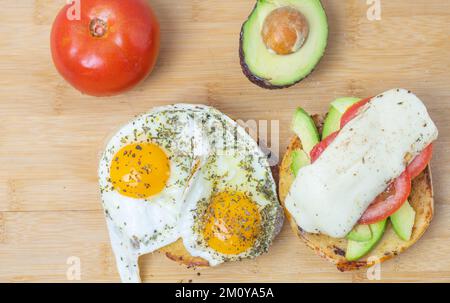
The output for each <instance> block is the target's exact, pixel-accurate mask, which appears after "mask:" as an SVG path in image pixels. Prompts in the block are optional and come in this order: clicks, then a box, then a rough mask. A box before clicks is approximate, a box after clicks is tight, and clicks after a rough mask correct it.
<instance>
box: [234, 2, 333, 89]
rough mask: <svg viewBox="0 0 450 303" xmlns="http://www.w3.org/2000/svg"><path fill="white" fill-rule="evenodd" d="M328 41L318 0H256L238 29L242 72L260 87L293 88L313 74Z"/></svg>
mask: <svg viewBox="0 0 450 303" xmlns="http://www.w3.org/2000/svg"><path fill="white" fill-rule="evenodd" d="M327 39H328V22H327V16H326V14H325V11H324V9H323V7H322V4H321V3H320V0H277V1H273V0H257V2H256V5H255V7H254V9H253V11H252V12H251V14H250V16H249V17H248V19H247V21H245V22H244V24H243V25H242V28H241V34H240V43H239V56H240V63H241V67H242V71H243V72H244V74H245V75H246V76H247V78H248V79H249V80H250V81H251V82H253V83H255V84H257V85H259V86H260V87H263V88H268V89H275V88H284V87H289V86H292V85H294V84H296V83H297V82H299V81H301V80H302V79H303V78H305V77H306V76H308V75H309V74H310V73H311V72H312V71H313V69H314V68H315V66H316V65H317V64H318V62H319V61H320V59H321V58H322V56H323V54H324V52H325V48H326V46H327Z"/></svg>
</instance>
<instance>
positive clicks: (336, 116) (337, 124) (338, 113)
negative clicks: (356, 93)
mask: <svg viewBox="0 0 450 303" xmlns="http://www.w3.org/2000/svg"><path fill="white" fill-rule="evenodd" d="M359 100H361V99H360V98H354V97H344V98H338V99H336V100H334V101H333V102H331V104H330V108H329V110H328V113H327V116H326V118H325V121H324V122H323V131H322V140H323V139H325V138H326V137H328V136H329V135H330V134H332V133H334V132H335V131H338V130H339V129H340V128H341V117H342V115H343V114H344V113H345V112H346V111H347V109H348V108H349V107H350V106H352V105H353V104H355V103H356V102H358V101H359Z"/></svg>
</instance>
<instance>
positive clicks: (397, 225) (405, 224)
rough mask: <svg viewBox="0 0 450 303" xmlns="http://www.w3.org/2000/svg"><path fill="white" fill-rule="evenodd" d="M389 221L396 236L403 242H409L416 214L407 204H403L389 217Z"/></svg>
mask: <svg viewBox="0 0 450 303" xmlns="http://www.w3.org/2000/svg"><path fill="white" fill-rule="evenodd" d="M390 219H391V222H392V227H393V228H394V231H395V233H396V234H397V236H399V238H400V239H402V240H404V241H409V240H410V239H411V234H412V229H413V226H414V220H415V219H416V212H415V210H414V208H412V207H411V205H410V204H409V202H408V201H406V202H405V203H403V205H402V207H400V208H399V209H398V210H397V211H396V212H395V213H393V214H392V215H391V216H390Z"/></svg>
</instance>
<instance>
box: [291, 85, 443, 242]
mask: <svg viewBox="0 0 450 303" xmlns="http://www.w3.org/2000/svg"><path fill="white" fill-rule="evenodd" d="M437 135H438V131H437V128H436V126H435V124H434V123H433V121H432V120H431V118H430V116H429V115H428V113H427V110H426V108H425V106H424V104H423V103H422V101H420V100H419V98H417V97H416V96H415V95H414V94H412V93H411V92H408V91H406V90H404V89H393V90H390V91H387V92H385V93H383V94H380V95H378V96H376V97H374V98H373V99H372V100H371V101H370V102H369V103H368V104H367V105H366V106H365V107H364V108H363V109H362V112H361V113H360V114H359V115H358V116H357V117H355V118H354V119H353V120H351V121H350V122H349V123H348V124H347V125H346V126H345V127H344V128H343V129H342V130H341V131H340V133H339V135H338V136H337V137H336V139H335V140H334V141H333V142H332V143H331V144H330V145H329V146H328V148H327V149H326V150H325V151H324V152H323V154H322V155H321V156H320V157H319V159H317V161H316V162H314V163H313V164H312V165H309V166H306V167H304V168H302V169H300V171H299V173H298V175H297V177H296V179H295V181H294V183H293V184H292V186H291V188H290V191H289V194H288V196H287V197H286V208H287V209H288V211H289V213H290V214H291V215H292V216H293V218H294V219H295V221H296V223H297V224H298V225H299V227H300V228H302V229H303V230H305V231H307V232H312V233H323V234H326V235H329V236H331V237H335V238H342V237H344V236H345V235H347V233H348V232H350V231H351V229H352V228H353V226H354V225H355V224H356V223H357V221H358V220H359V218H360V217H361V215H362V214H363V213H364V211H365V210H366V209H367V207H368V206H369V205H370V203H371V202H372V201H373V200H374V198H375V197H376V196H377V195H379V194H380V193H381V192H383V191H384V190H385V189H386V185H387V184H389V182H390V181H391V180H392V179H394V178H396V177H398V176H399V175H400V174H401V173H402V172H403V171H404V170H405V165H406V163H405V160H404V158H405V155H406V154H407V153H410V154H412V156H416V155H417V154H418V153H420V152H421V151H422V150H423V149H424V148H425V147H426V146H427V145H428V144H430V143H431V142H432V141H433V140H435V139H436V138H437Z"/></svg>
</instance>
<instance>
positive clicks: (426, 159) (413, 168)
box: [406, 144, 433, 179]
mask: <svg viewBox="0 0 450 303" xmlns="http://www.w3.org/2000/svg"><path fill="white" fill-rule="evenodd" d="M432 155H433V144H430V145H428V146H427V147H425V149H424V150H423V151H422V152H421V153H420V154H419V155H417V156H416V157H415V158H414V160H412V161H411V163H409V165H408V166H407V167H406V170H407V171H408V173H409V175H410V176H411V179H414V178H415V177H417V176H418V175H420V173H421V172H422V171H423V170H424V169H425V167H427V165H428V163H430V160H431V157H432Z"/></svg>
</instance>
